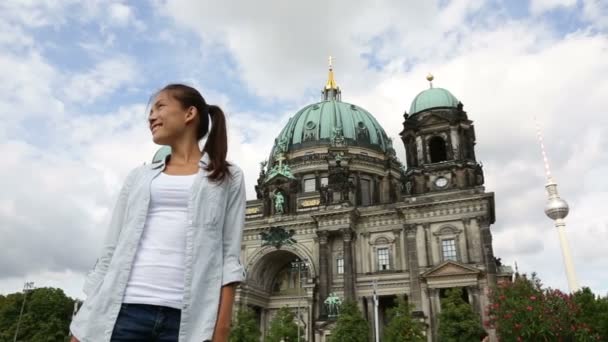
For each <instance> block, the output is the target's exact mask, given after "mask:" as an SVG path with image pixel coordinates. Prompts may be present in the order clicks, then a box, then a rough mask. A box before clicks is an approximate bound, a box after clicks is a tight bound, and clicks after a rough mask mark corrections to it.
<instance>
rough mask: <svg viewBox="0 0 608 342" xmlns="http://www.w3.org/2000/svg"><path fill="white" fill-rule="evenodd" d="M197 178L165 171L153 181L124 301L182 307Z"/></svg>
mask: <svg viewBox="0 0 608 342" xmlns="http://www.w3.org/2000/svg"><path fill="white" fill-rule="evenodd" d="M194 177H195V175H187V176H172V175H167V174H165V173H161V174H160V175H159V176H158V177H156V178H155V179H154V180H153V181H152V184H151V188H150V207H149V208H148V216H147V218H146V223H145V226H144V231H143V235H142V237H141V240H140V242H139V246H138V248H137V252H136V255H135V261H134V263H133V267H132V269H131V274H130V276H129V282H128V283H127V289H126V292H125V296H124V299H123V302H124V303H130V304H150V305H160V306H168V307H172V308H176V309H181V307H182V299H183V292H184V256H185V248H186V228H187V222H188V219H187V213H188V199H189V196H190V192H191V191H190V190H191V188H192V183H193V181H194Z"/></svg>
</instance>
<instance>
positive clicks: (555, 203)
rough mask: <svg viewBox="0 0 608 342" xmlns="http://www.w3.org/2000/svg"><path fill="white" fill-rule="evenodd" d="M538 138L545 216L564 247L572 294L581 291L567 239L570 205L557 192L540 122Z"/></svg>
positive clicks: (567, 275)
mask: <svg viewBox="0 0 608 342" xmlns="http://www.w3.org/2000/svg"><path fill="white" fill-rule="evenodd" d="M536 126H537V132H536V133H537V136H538V141H539V142H540V149H541V152H542V154H543V162H544V163H545V176H546V177H547V184H546V185H545V189H547V195H548V199H547V204H545V214H547V216H549V218H550V219H552V220H553V222H554V223H555V228H557V234H558V235H559V242H560V245H561V247H562V255H563V257H564V266H565V268H566V277H567V278H568V288H569V289H570V292H575V291H577V290H578V289H579V285H578V280H577V279H576V272H575V271H574V263H573V262H572V254H570V246H569V245H568V239H567V238H566V222H565V221H564V219H565V218H566V216H568V211H569V210H570V209H569V207H568V203H566V201H564V200H563V199H561V198H560V197H559V193H558V192H557V183H555V181H554V180H553V177H552V176H551V170H550V169H549V160H548V159H547V153H546V152H545V144H544V142H543V135H542V132H541V130H540V125H539V124H538V122H537V123H536Z"/></svg>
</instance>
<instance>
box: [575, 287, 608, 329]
mask: <svg viewBox="0 0 608 342" xmlns="http://www.w3.org/2000/svg"><path fill="white" fill-rule="evenodd" d="M572 299H573V301H574V303H575V304H576V305H577V306H578V308H579V309H580V313H579V315H578V322H579V324H580V325H581V326H582V327H583V328H588V329H589V331H590V335H591V336H592V337H594V338H595V339H597V340H605V339H607V338H608V297H604V298H601V297H600V296H597V297H596V296H595V295H594V294H593V292H591V289H589V288H588V287H583V288H582V289H581V290H579V291H577V292H575V293H574V295H573V298H572Z"/></svg>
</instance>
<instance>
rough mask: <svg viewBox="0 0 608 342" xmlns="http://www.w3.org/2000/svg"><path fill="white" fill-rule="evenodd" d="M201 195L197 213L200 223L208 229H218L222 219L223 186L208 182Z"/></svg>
mask: <svg viewBox="0 0 608 342" xmlns="http://www.w3.org/2000/svg"><path fill="white" fill-rule="evenodd" d="M201 195H202V196H201V201H200V207H199V210H200V211H199V213H200V215H201V216H200V220H201V223H202V225H203V226H204V227H206V228H208V229H209V228H211V229H219V226H220V225H221V224H222V222H223V221H224V211H225V210H224V209H225V193H224V188H223V187H222V186H220V185H217V184H213V183H208V184H207V185H206V186H205V187H204V189H203V191H202V194H201Z"/></svg>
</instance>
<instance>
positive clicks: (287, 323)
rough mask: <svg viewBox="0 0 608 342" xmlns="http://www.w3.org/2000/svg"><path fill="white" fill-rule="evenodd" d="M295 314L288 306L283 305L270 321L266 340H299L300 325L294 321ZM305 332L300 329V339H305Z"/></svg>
mask: <svg viewBox="0 0 608 342" xmlns="http://www.w3.org/2000/svg"><path fill="white" fill-rule="evenodd" d="M294 319H295V315H294V314H293V313H292V312H291V309H289V308H288V307H282V308H280V309H279V311H278V312H277V314H276V315H275V316H274V318H273V319H272V321H271V322H270V328H269V329H268V335H267V336H266V339H265V340H264V341H266V342H280V341H281V339H283V341H285V342H293V341H297V340H298V325H297V324H296V323H295V321H294ZM302 336H304V332H303V331H302V330H301V329H300V339H301V340H303V338H302Z"/></svg>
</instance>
